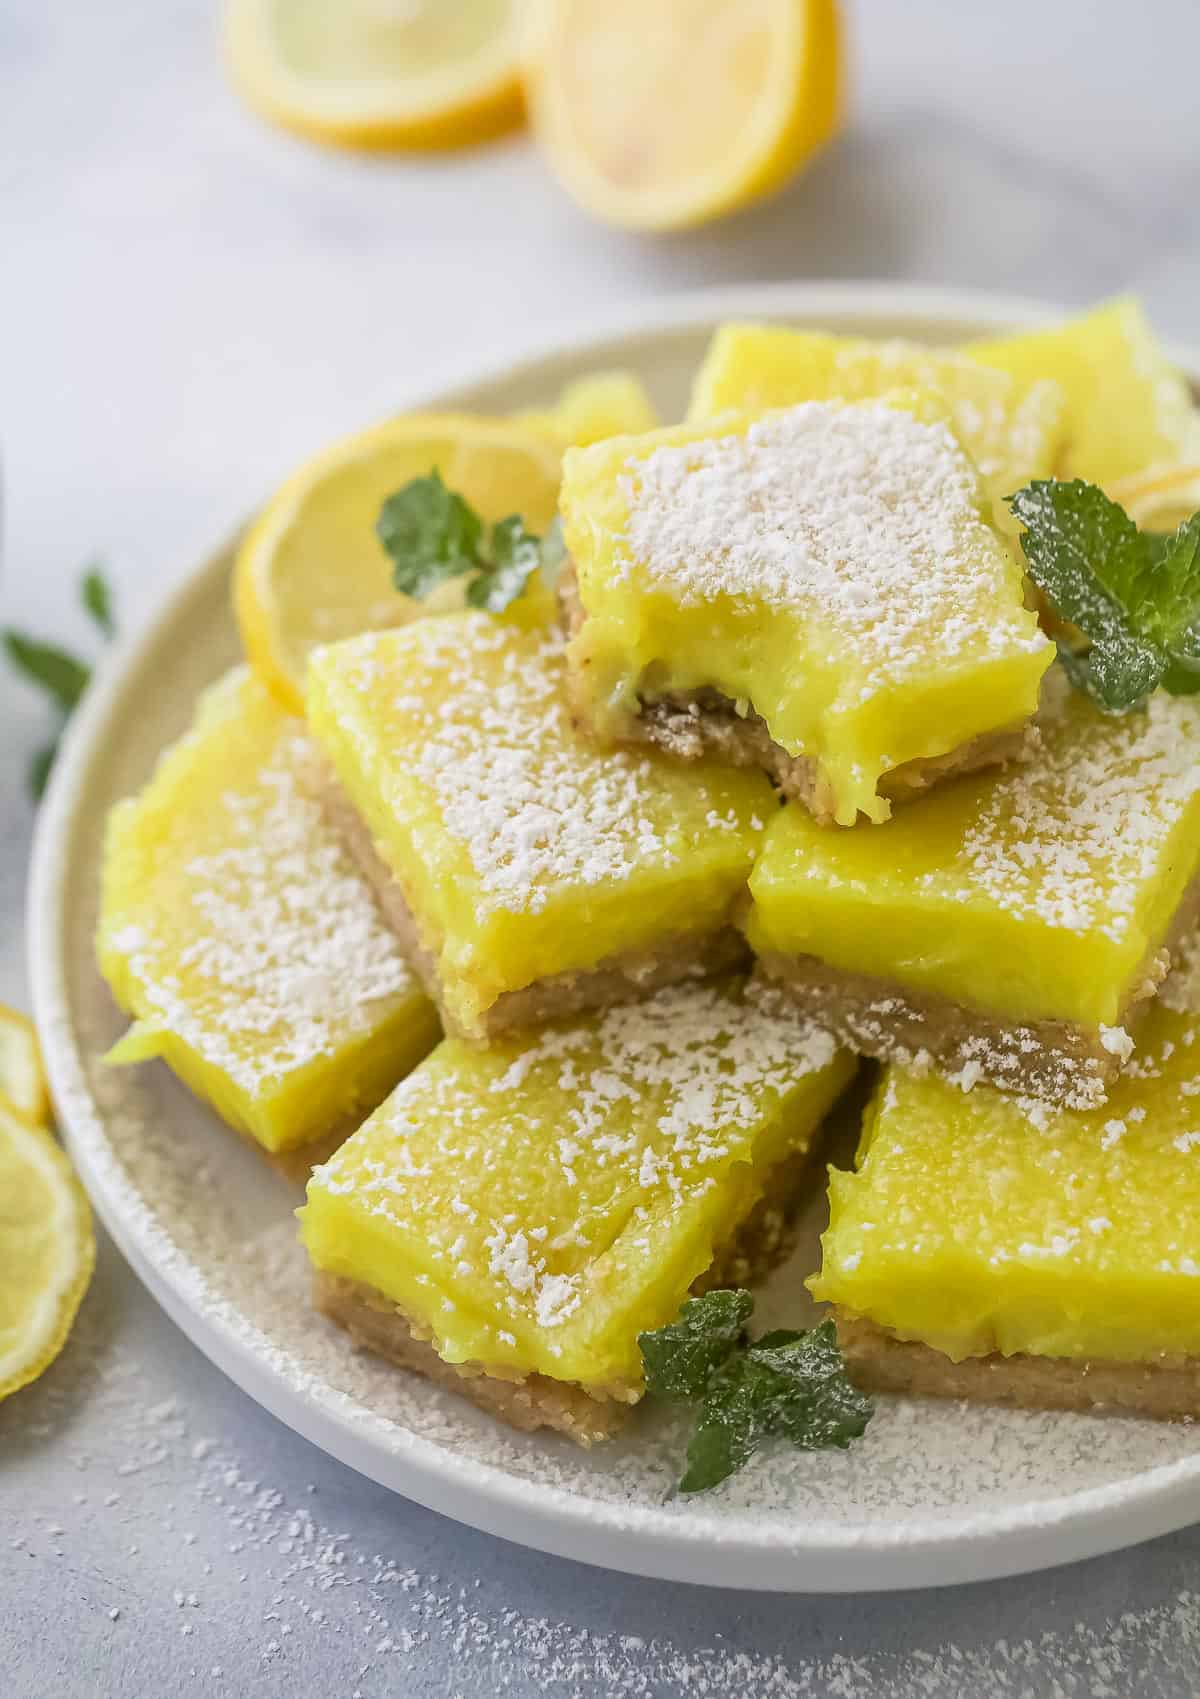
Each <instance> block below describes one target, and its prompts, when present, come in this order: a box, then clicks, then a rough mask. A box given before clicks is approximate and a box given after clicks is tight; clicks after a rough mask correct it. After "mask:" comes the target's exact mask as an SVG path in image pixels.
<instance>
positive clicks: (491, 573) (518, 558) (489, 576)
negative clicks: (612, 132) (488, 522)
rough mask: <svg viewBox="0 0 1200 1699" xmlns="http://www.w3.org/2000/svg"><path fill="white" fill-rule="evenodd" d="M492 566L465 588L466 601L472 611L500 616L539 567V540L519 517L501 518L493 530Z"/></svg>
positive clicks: (540, 554) (540, 556)
mask: <svg viewBox="0 0 1200 1699" xmlns="http://www.w3.org/2000/svg"><path fill="white" fill-rule="evenodd" d="M491 557H492V558H491V563H490V567H485V569H484V570H483V571H481V572H480V573H479V575H478V577H476V578H473V579H472V580H471V582H470V584H468V585H467V601H468V602H469V603H470V604H471V606H472V607H473V608H486V609H487V610H488V612H489V613H493V614H498V613H503V611H504V609H505V608H507V607H508V606H509V604H510V603H512V602H515V601H516V599H517V597H518V596H519V595H521V594H522V592H523V591H524V589H525V586H526V584H528V582H529V580H530V579H531V578H532V577H533V575H534V573H535V572H536V571H537V570H538V568H539V567H540V566H541V564H542V545H541V539H540V538H538V537H535V536H534V534H533V532H532V531H527V530H526V529H525V522H524V520H523V519H522V518H521V517H520V515H519V514H516V513H514V514H512V515H510V517H509V518H508V519H501V520H499V521H498V522H497V523H496V524H495V525H493V527H492V536H491Z"/></svg>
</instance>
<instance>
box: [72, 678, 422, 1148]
mask: <svg viewBox="0 0 1200 1699" xmlns="http://www.w3.org/2000/svg"><path fill="white" fill-rule="evenodd" d="M315 762H316V752H315V750H314V748H313V745H312V743H311V741H310V739H309V738H308V737H307V736H306V735H305V732H304V728H303V726H302V724H301V722H300V721H298V720H295V719H293V718H292V716H291V715H290V714H287V713H285V712H284V711H283V710H282V709H281V708H279V707H278V706H277V705H276V704H275V702H274V700H273V698H272V697H271V696H270V694H269V693H268V691H267V690H266V689H265V688H264V687H263V686H262V685H261V684H259V683H258V682H257V681H256V680H255V679H254V678H252V676H251V675H250V674H249V672H247V671H246V670H245V669H244V668H239V669H238V670H236V671H234V672H232V673H229V674H228V675H227V676H226V677H225V678H223V679H222V680H221V681H220V682H219V683H217V684H215V685H214V686H213V687H212V688H211V689H210V690H209V691H208V692H207V693H206V694H205V695H204V696H203V698H202V699H201V702H200V706H199V708H198V711H197V714H196V719H195V722H194V724H193V726H192V728H191V730H190V731H189V732H187V734H186V735H185V736H184V737H183V738H181V739H180V741H179V742H178V743H177V744H175V745H174V746H173V747H172V748H171V749H170V750H168V751H167V752H166V754H165V755H164V756H163V757H162V758H161V760H160V761H159V764H158V766H157V768H156V769H155V772H154V774H153V776H152V777H151V779H150V781H149V783H148V784H147V785H146V787H145V789H144V790H143V791H142V792H141V794H140V795H138V796H136V797H132V798H129V799H127V800H126V801H124V802H121V803H118V804H117V806H116V807H115V808H114V809H113V811H112V814H111V815H110V817H109V822H108V830H107V836H106V840H105V850H104V871H103V879H102V892H101V910H100V924H99V932H98V939H97V948H98V955H99V961H100V969H101V972H102V973H103V975H104V977H105V979H106V980H107V981H108V983H109V985H110V987H111V988H112V992H113V995H114V997H115V998H116V1001H117V1002H118V1003H119V1005H120V1006H121V1008H122V1009H124V1010H125V1011H126V1013H127V1014H129V1015H131V1016H132V1017H133V1025H132V1026H131V1027H130V1029H129V1031H128V1032H127V1033H126V1035H125V1036H124V1038H122V1039H121V1040H120V1041H119V1043H118V1044H117V1045H116V1047H115V1049H114V1050H112V1051H111V1052H110V1055H109V1060H110V1061H114V1062H141V1061H145V1060H148V1059H149V1058H151V1057H161V1058H162V1059H163V1060H164V1061H165V1062H166V1063H167V1064H168V1066H169V1067H170V1068H171V1069H172V1070H173V1071H174V1072H175V1073H176V1074H178V1075H179V1077H180V1079H182V1080H183V1081H184V1082H185V1083H186V1084H187V1085H188V1086H190V1087H191V1089H192V1090H193V1091H195V1092H197V1093H198V1094H199V1095H200V1096H201V1097H204V1098H206V1099H207V1100H208V1101H209V1102H210V1103H211V1104H212V1105H213V1107H214V1108H215V1109H216V1110H217V1112H218V1113H219V1114H220V1115H221V1116H223V1117H224V1119H225V1120H226V1121H228V1122H229V1123H230V1125H231V1126H233V1127H235V1128H236V1129H237V1130H238V1131H240V1132H242V1133H244V1134H247V1135H249V1137H250V1138H252V1139H254V1140H255V1141H257V1143H258V1145H259V1146H260V1147H261V1148H262V1149H263V1150H264V1151H266V1152H267V1153H268V1154H269V1155H271V1156H274V1157H278V1158H280V1159H281V1162H280V1165H281V1166H283V1167H285V1168H290V1167H292V1166H293V1165H296V1166H298V1165H300V1163H301V1162H302V1160H303V1159H304V1158H311V1157H312V1156H313V1154H314V1152H316V1153H320V1152H322V1151H327V1150H329V1149H331V1148H333V1141H336V1140H337V1138H339V1137H340V1136H342V1135H344V1133H345V1132H347V1131H348V1130H349V1129H350V1128H351V1127H353V1126H354V1125H356V1124H357V1122H358V1121H360V1120H361V1119H362V1116H363V1115H364V1114H365V1113H367V1112H368V1111H369V1110H371V1109H373V1108H374V1107H375V1106H376V1104H378V1103H380V1102H381V1101H382V1100H383V1098H384V1097H385V1096H386V1095H387V1093H388V1092H389V1091H390V1090H391V1089H392V1087H393V1086H394V1085H395V1084H396V1082H397V1080H399V1079H400V1078H401V1077H402V1076H403V1075H404V1074H405V1073H406V1072H407V1071H408V1069H409V1068H410V1067H412V1066H413V1064H414V1063H415V1062H417V1061H419V1060H420V1058H421V1057H422V1056H424V1055H425V1054H426V1052H427V1051H428V1050H429V1049H430V1047H431V1046H432V1045H433V1044H434V1043H435V1042H436V1041H437V1037H438V1026H437V1017H436V1013H435V1011H434V1009H433V1006H432V1004H431V1003H430V1002H429V1001H428V999H427V998H426V997H425V995H424V993H423V992H422V990H421V988H420V985H419V983H418V981H417V979H416V978H415V976H414V975H413V973H412V971H411V969H410V968H409V967H408V965H407V963H406V961H405V960H404V957H403V955H402V954H401V952H400V950H399V948H398V946H397V944H396V941H395V939H394V938H393V937H392V934H391V932H390V930H389V929H388V927H387V926H386V924H385V922H384V920H383V917H382V915H381V914H380V913H379V911H378V909H377V908H376V905H375V901H374V899H373V897H372V895H371V892H370V888H369V887H368V885H367V884H366V882H365V880H364V879H363V878H362V876H361V874H360V873H359V872H358V870H357V868H356V867H355V866H354V864H353V862H352V861H351V860H350V857H349V856H348V855H347V853H346V852H345V850H344V849H343V848H342V846H341V844H340V843H339V841H338V839H337V837H336V835H335V834H334V832H333V831H332V829H331V828H330V827H329V825H328V824H327V823H326V821H325V817H324V814H323V812H322V810H321V807H320V804H319V803H318V801H317V800H316V798H315V796H314V795H313V793H312V790H311V786H310V780H311V776H312V771H313V768H314V765H315ZM305 1171H307V1170H305Z"/></svg>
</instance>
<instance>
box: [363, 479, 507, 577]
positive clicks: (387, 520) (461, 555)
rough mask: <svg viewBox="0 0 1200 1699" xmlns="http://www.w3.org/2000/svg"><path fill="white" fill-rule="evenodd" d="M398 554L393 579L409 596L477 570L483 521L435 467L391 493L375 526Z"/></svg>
mask: <svg viewBox="0 0 1200 1699" xmlns="http://www.w3.org/2000/svg"><path fill="white" fill-rule="evenodd" d="M375 530H376V533H377V535H378V537H379V541H380V542H381V543H382V544H383V546H384V548H385V549H386V550H387V552H388V554H389V555H390V556H391V558H392V582H393V584H394V585H395V586H396V588H397V590H399V591H400V592H401V593H402V594H403V595H405V596H415V597H417V598H421V597H424V596H428V595H429V594H430V592H431V591H433V590H436V589H437V588H438V586H439V585H440V584H444V583H445V582H446V580H447V579H449V578H459V577H461V576H462V574H463V573H464V572H474V571H475V570H476V569H477V568H478V567H479V566H481V565H482V564H483V563H482V560H481V558H480V554H479V544H480V539H481V538H482V536H483V523H482V521H481V520H480V518H479V515H478V514H477V513H476V512H475V511H474V509H473V508H471V507H469V506H468V505H467V503H466V502H465V501H464V500H463V498H462V497H461V496H460V495H459V494H458V493H457V491H455V490H450V489H447V488H446V485H445V484H444V483H443V482H442V475H441V473H440V472H439V471H438V470H437V468H436V467H435V468H434V470H433V471H432V472H431V473H430V474H429V476H428V477H425V478H413V479H412V480H411V481H410V482H409V483H407V484H405V485H404V487H403V488H402V489H399V490H397V491H396V492H395V493H394V494H393V495H390V496H388V498H387V500H386V501H385V502H384V504H383V506H382V508H381V509H380V511H379V518H378V520H377V521H376V525H375Z"/></svg>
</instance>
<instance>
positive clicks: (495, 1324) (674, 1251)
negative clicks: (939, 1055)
mask: <svg viewBox="0 0 1200 1699" xmlns="http://www.w3.org/2000/svg"><path fill="white" fill-rule="evenodd" d="M853 1068H854V1064H853V1061H852V1059H851V1058H850V1057H849V1056H848V1055H847V1054H846V1053H845V1052H841V1051H838V1050H837V1049H836V1048H835V1046H834V1043H833V1040H832V1039H830V1038H829V1037H828V1035H827V1034H825V1033H823V1032H821V1031H819V1030H818V1029H816V1028H815V1027H805V1026H798V1025H797V1023H796V1020H795V1018H794V1017H786V1018H772V1017H769V1016H764V1015H763V1014H761V1013H759V1012H757V1011H751V1010H750V1009H747V1008H744V1007H743V1005H742V993H741V989H740V986H739V984H738V983H737V982H717V983H710V984H708V985H702V986H695V985H693V986H687V987H682V986H680V987H671V988H670V989H668V990H666V991H661V992H659V993H658V994H657V995H656V996H654V997H652V998H650V999H649V1000H647V1001H646V1002H644V1003H640V1004H636V1005H626V1006H624V1007H620V1008H615V1009H610V1010H608V1011H607V1012H606V1013H604V1014H600V1015H591V1016H587V1017H582V1018H579V1019H576V1020H574V1021H570V1022H565V1023H560V1024H558V1025H555V1026H550V1027H547V1028H544V1029H543V1030H542V1031H541V1032H539V1033H538V1034H536V1035H534V1036H526V1037H522V1038H517V1039H510V1040H506V1041H504V1042H501V1043H498V1044H494V1045H493V1046H491V1047H490V1048H489V1049H487V1050H479V1049H475V1048H471V1047H469V1046H467V1045H465V1044H463V1043H462V1042H461V1041H459V1040H456V1039H448V1040H446V1041H445V1042H444V1043H443V1044H441V1045H439V1047H438V1048H437V1049H436V1050H435V1051H434V1052H433V1054H432V1055H431V1056H430V1057H428V1058H427V1060H426V1061H425V1062H424V1063H422V1065H421V1066H420V1067H419V1068H418V1069H416V1070H415V1072H414V1073H412V1074H411V1075H410V1076H409V1078H408V1079H407V1080H406V1081H405V1082H404V1083H403V1084H402V1085H401V1086H400V1087H399V1088H398V1089H397V1090H396V1091H395V1092H394V1093H393V1094H392V1096H391V1097H390V1098H389V1099H388V1101H387V1102H386V1103H385V1104H384V1105H383V1106H382V1107H381V1108H380V1109H378V1110H377V1111H376V1113H375V1114H374V1115H373V1116H372V1117H371V1118H370V1120H369V1121H367V1123H366V1124H365V1126H363V1127H362V1128H361V1129H360V1130H359V1131H358V1132H357V1133H355V1134H354V1136H353V1137H352V1138H351V1139H349V1140H348V1141H347V1143H346V1144H344V1145H343V1146H342V1147H341V1149H340V1150H339V1151H338V1153H337V1154H336V1156H334V1157H333V1159H332V1160H331V1161H330V1162H328V1163H326V1164H325V1165H324V1166H323V1167H320V1168H318V1169H316V1170H315V1171H314V1172H313V1175H312V1178H311V1180H310V1182H309V1187H308V1201H307V1203H306V1205H305V1207H304V1208H303V1209H302V1210H301V1211H300V1223H301V1232H302V1237H303V1240H304V1243H305V1245H306V1247H307V1249H308V1252H309V1255H310V1256H311V1258H312V1260H313V1262H314V1263H315V1265H316V1266H317V1268H319V1269H321V1270H323V1271H325V1272H326V1273H329V1274H332V1275H337V1276H341V1277H343V1278H347V1279H350V1280H355V1281H360V1282H362V1283H364V1284H366V1285H368V1286H371V1287H373V1288H375V1289H376V1290H378V1291H379V1292H382V1293H383V1294H384V1295H385V1296H386V1297H388V1298H390V1299H391V1300H392V1301H393V1302H394V1303H396V1304H398V1305H399V1306H400V1307H401V1308H402V1309H403V1311H404V1312H405V1314H406V1315H407V1316H408V1317H409V1319H410V1320H411V1321H413V1322H414V1323H415V1324H417V1325H418V1326H420V1327H421V1328H422V1329H428V1330H429V1331H430V1332H431V1333H432V1335H433V1340H434V1343H435V1345H436V1348H437V1350H438V1351H439V1353H440V1354H441V1356H442V1357H443V1358H444V1359H445V1360H446V1361H448V1362H451V1363H465V1362H471V1363H478V1364H481V1365H483V1366H484V1367H485V1368H488V1369H492V1370H497V1369H498V1370H501V1371H503V1372H508V1373H510V1374H512V1373H516V1374H519V1375H525V1374H530V1373H540V1374H545V1375H550V1376H553V1377H555V1378H556V1379H559V1380H568V1381H575V1382H579V1383H580V1384H582V1385H584V1386H589V1387H595V1388H609V1387H617V1386H622V1387H633V1388H636V1387H637V1386H639V1385H640V1383H641V1364H640V1359H639V1354H638V1348H637V1335H638V1333H639V1332H640V1331H642V1330H643V1329H647V1328H655V1327H659V1326H661V1325H662V1324H663V1323H664V1322H666V1321H668V1320H669V1319H671V1318H672V1317H673V1316H674V1315H675V1314H676V1312H677V1311H678V1309H679V1306H680V1304H681V1303H682V1301H683V1299H684V1297H685V1296H686V1294H687V1292H688V1289H689V1287H690V1286H691V1284H692V1282H693V1281H694V1280H695V1279H696V1278H697V1277H698V1276H699V1275H701V1274H703V1273H704V1271H705V1270H706V1269H707V1268H708V1267H709V1266H710V1264H711V1263H712V1261H713V1257H714V1253H715V1251H716V1250H717V1249H719V1248H720V1246H721V1245H722V1244H723V1243H724V1242H725V1241H726V1240H727V1238H728V1237H729V1235H730V1233H731V1232H732V1231H733V1229H734V1228H735V1227H736V1225H737V1224H738V1223H739V1222H740V1221H741V1220H742V1219H743V1218H744V1217H745V1216H746V1215H747V1214H748V1212H749V1211H750V1209H751V1208H752V1207H753V1205H754V1204H755V1203H756V1202H757V1201H758V1198H759V1197H760V1196H761V1194H762V1191H763V1188H764V1184H765V1182H766V1179H767V1177H768V1175H769V1174H770V1173H771V1171H772V1170H773V1169H774V1168H775V1167H776V1165H777V1164H778V1163H780V1162H781V1161H783V1160H784V1159H786V1158H787V1157H789V1156H792V1155H795V1154H796V1153H798V1152H803V1151H804V1150H806V1149H807V1148H808V1146H809V1144H810V1142H811V1140H812V1138H813V1136H814V1134H815V1132H816V1130H817V1128H818V1127H819V1125H820V1122H821V1120H822V1118H823V1116H824V1115H825V1112H826V1110H827V1109H828V1108H829V1106H830V1104H831V1103H832V1102H833V1100H834V1098H835V1097H836V1096H837V1095H838V1093H839V1092H840V1091H841V1089H842V1087H843V1086H844V1085H845V1084H846V1082H847V1080H848V1079H849V1077H850V1075H851V1074H852V1072H853Z"/></svg>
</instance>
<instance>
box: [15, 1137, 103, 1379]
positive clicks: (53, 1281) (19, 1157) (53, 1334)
mask: <svg viewBox="0 0 1200 1699" xmlns="http://www.w3.org/2000/svg"><path fill="white" fill-rule="evenodd" d="M95 1260H96V1241H95V1237H94V1235H93V1233H92V1212H91V1210H90V1209H89V1208H88V1201H87V1198H86V1197H85V1196H84V1192H83V1188H82V1186H81V1185H80V1184H79V1181H78V1180H77V1179H76V1178H75V1176H74V1174H73V1173H72V1172H71V1166H70V1164H69V1163H68V1161H67V1159H66V1157H65V1156H64V1155H63V1153H62V1151H61V1150H60V1149H59V1147H58V1145H57V1144H56V1143H55V1141H54V1139H52V1138H51V1137H50V1136H49V1134H47V1133H46V1132H43V1131H42V1130H41V1129H40V1128H38V1127H31V1126H30V1125H29V1123H28V1122H27V1121H25V1120H23V1119H22V1117H21V1116H20V1115H15V1114H13V1113H12V1111H11V1110H8V1109H6V1108H4V1107H3V1106H2V1105H0V1398H7V1397H8V1395H9V1394H10V1393H12V1392H16V1390H17V1388H18V1387H22V1386H25V1385H26V1384H27V1383H28V1382H29V1381H31V1380H36V1379H37V1377H38V1375H40V1374H41V1372H42V1370H43V1369H45V1368H47V1367H48V1366H49V1365H50V1364H51V1363H52V1362H53V1361H54V1359H55V1357H57V1356H58V1353H59V1352H60V1351H61V1350H62V1348H63V1344H64V1342H65V1340H66V1337H67V1334H68V1333H69V1332H70V1330H71V1323H72V1322H73V1321H74V1319H75V1312H76V1311H77V1310H78V1308H79V1305H80V1302H81V1301H82V1299H83V1294H84V1292H85V1291H86V1290H87V1284H88V1281H89V1280H90V1279H91V1275H92V1267H93V1264H94V1263H95Z"/></svg>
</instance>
